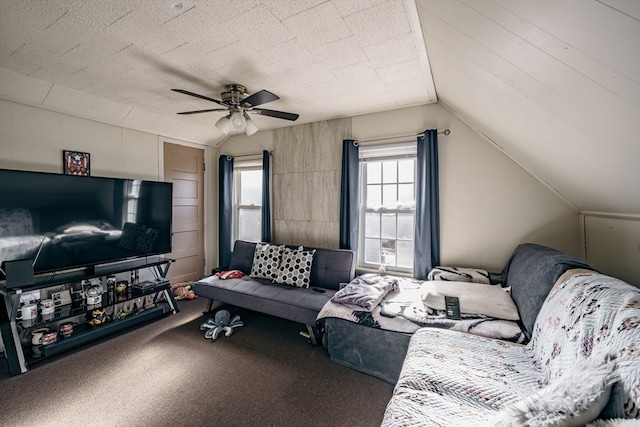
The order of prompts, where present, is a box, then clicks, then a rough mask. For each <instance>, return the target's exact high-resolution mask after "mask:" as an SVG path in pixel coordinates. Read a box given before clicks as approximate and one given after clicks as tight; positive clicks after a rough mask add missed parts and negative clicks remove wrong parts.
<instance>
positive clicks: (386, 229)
mask: <svg viewBox="0 0 640 427" xmlns="http://www.w3.org/2000/svg"><path fill="white" fill-rule="evenodd" d="M359 152H360V172H361V179H360V194H361V202H360V244H359V246H360V248H362V249H361V250H360V251H359V252H360V260H359V263H360V266H362V267H369V268H376V269H377V268H379V267H380V266H384V267H385V268H386V269H387V270H391V271H394V270H395V271H406V272H409V271H412V270H413V253H414V251H413V240H414V229H415V211H416V201H415V200H416V196H415V185H414V183H415V171H416V144H415V143H405V144H394V145H389V146H374V147H360V150H359Z"/></svg>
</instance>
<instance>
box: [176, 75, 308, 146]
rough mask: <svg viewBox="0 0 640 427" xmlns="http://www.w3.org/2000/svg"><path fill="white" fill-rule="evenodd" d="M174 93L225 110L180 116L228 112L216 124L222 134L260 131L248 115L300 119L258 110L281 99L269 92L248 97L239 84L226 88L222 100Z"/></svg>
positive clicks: (186, 93)
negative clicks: (201, 100)
mask: <svg viewBox="0 0 640 427" xmlns="http://www.w3.org/2000/svg"><path fill="white" fill-rule="evenodd" d="M171 90H172V91H174V92H178V93H183V94H185V95H189V96H194V97H196V98H200V99H205V100H207V101H211V102H215V103H216V104H219V105H221V106H223V107H224V108H210V109H207V110H195V111H183V112H181V113H178V114H184V115H186V114H200V113H208V112H211V111H228V112H229V114H227V115H226V116H224V117H222V118H221V119H220V120H218V121H217V122H216V127H217V128H218V129H219V130H220V132H222V133H224V134H225V135H227V134H228V133H229V132H230V131H232V130H243V129H244V131H245V133H246V134H247V135H249V136H251V135H253V134H254V133H256V132H257V131H258V126H256V124H255V123H254V122H253V120H251V119H250V118H249V115H248V114H247V113H252V114H259V115H261V116H269V117H275V118H277V119H284V120H291V121H295V120H297V118H298V117H299V115H298V114H294V113H287V112H285V111H276V110H267V109H266V108H256V107H257V106H258V105H262V104H266V103H267V102H272V101H275V100H277V99H280V97H278V96H277V95H274V94H273V93H271V92H269V91H268V90H264V89H263V90H261V91H258V92H256V93H254V94H253V95H247V93H246V88H245V87H244V86H242V85H239V84H230V85H226V86H225V91H224V92H222V93H221V94H220V96H221V98H222V100H221V101H220V100H217V99H213V98H209V97H208V96H204V95H198V94H197V93H193V92H189V91H188V90H183V89H171Z"/></svg>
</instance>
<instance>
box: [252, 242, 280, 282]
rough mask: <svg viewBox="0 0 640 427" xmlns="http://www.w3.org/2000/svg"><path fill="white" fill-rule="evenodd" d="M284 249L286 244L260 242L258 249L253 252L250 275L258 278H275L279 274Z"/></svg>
mask: <svg viewBox="0 0 640 427" xmlns="http://www.w3.org/2000/svg"><path fill="white" fill-rule="evenodd" d="M283 249H284V246H278V245H270V244H268V243H258V244H257V245H256V251H255V252H254V253H253V264H252V265H251V274H250V276H251V277H254V278H256V279H269V280H273V279H275V277H276V276H277V275H278V269H279V267H280V259H281V257H282V250H283Z"/></svg>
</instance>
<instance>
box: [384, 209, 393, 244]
mask: <svg viewBox="0 0 640 427" xmlns="http://www.w3.org/2000/svg"><path fill="white" fill-rule="evenodd" d="M382 237H383V238H385V237H386V238H390V239H395V238H396V214H384V215H382Z"/></svg>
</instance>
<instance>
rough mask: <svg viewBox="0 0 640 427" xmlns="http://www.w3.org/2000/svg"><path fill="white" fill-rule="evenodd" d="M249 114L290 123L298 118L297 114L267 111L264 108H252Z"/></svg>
mask: <svg viewBox="0 0 640 427" xmlns="http://www.w3.org/2000/svg"><path fill="white" fill-rule="evenodd" d="M251 112H252V113H254V114H260V115H261V116H269V117H275V118H277V119H284V120H291V121H292V122H293V121H296V120H297V119H298V117H300V115H299V114H294V113H287V112H284V111H276V110H267V109H265V108H253V109H252V110H251Z"/></svg>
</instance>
